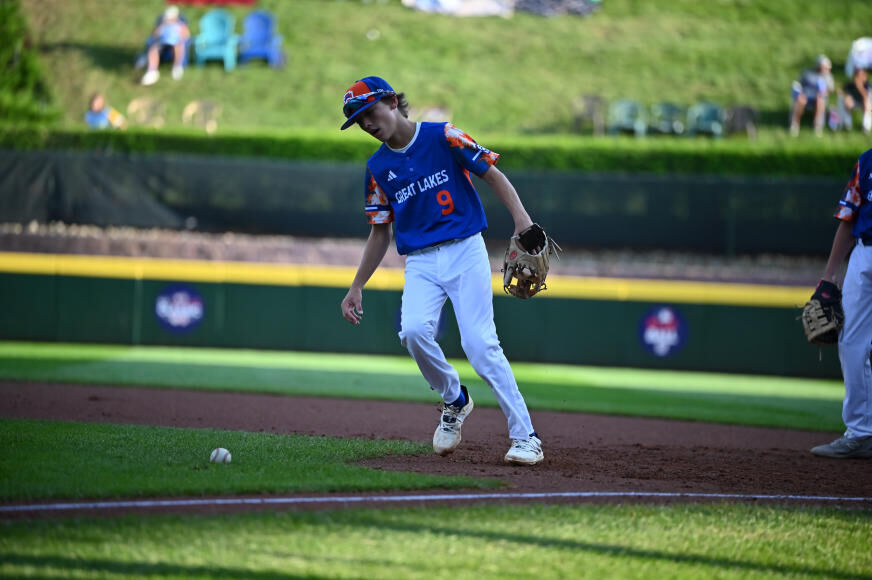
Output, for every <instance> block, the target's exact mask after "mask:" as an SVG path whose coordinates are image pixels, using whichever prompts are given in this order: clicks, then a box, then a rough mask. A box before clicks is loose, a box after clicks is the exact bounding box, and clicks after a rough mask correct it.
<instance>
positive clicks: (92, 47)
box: [40, 42, 142, 73]
mask: <svg viewBox="0 0 872 580" xmlns="http://www.w3.org/2000/svg"><path fill="white" fill-rule="evenodd" d="M40 51H41V52H43V53H49V54H50V53H55V52H57V53H61V54H63V53H65V52H79V53H81V54H83V55H85V56H86V57H88V59H90V60H91V62H92V63H93V64H94V65H95V66H97V67H99V68H101V69H103V70H106V71H111V72H121V73H125V72H132V71H133V70H134V65H135V64H136V58H137V57H138V56H139V55H140V54H141V52H142V51H141V50H139V51H138V50H133V49H130V48H127V47H120V46H117V45H99V44H83V43H81V42H51V43H46V44H44V45H42V46H40Z"/></svg>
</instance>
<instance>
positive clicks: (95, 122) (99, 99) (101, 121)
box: [85, 93, 126, 129]
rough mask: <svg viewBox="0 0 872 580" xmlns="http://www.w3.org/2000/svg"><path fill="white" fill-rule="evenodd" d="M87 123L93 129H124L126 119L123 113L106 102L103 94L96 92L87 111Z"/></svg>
mask: <svg viewBox="0 0 872 580" xmlns="http://www.w3.org/2000/svg"><path fill="white" fill-rule="evenodd" d="M85 123H87V124H88V127H90V128H91V129H123V128H124V127H125V125H126V120H125V119H124V116H123V115H122V114H121V113H119V112H118V111H116V110H115V109H113V108H112V107H110V106H109V105H107V104H106V99H104V98H103V95H102V94H100V93H94V94H93V95H91V101H90V103H89V105H88V112H86V113H85Z"/></svg>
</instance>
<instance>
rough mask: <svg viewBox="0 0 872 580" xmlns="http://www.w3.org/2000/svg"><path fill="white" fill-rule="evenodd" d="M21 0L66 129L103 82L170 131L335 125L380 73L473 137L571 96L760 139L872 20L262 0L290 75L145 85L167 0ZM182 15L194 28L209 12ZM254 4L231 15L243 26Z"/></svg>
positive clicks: (520, 129)
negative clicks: (713, 110) (201, 113)
mask: <svg viewBox="0 0 872 580" xmlns="http://www.w3.org/2000/svg"><path fill="white" fill-rule="evenodd" d="M20 2H21V5H22V12H23V14H24V16H25V18H26V20H27V22H28V25H29V28H30V33H31V37H32V40H33V42H34V43H35V44H36V45H37V47H38V49H39V54H40V57H41V60H42V64H43V68H44V70H45V72H46V75H47V78H48V84H49V85H50V88H51V91H52V92H53V94H54V95H55V96H56V99H57V101H58V105H59V106H60V107H61V108H62V110H63V119H62V121H61V124H62V125H63V126H70V127H72V126H78V125H80V124H81V118H82V115H83V113H84V110H85V108H86V106H87V98H88V95H89V94H91V93H92V92H93V91H95V90H100V91H104V92H105V93H106V95H107V97H108V100H109V102H110V103H111V104H113V105H114V106H116V107H117V108H119V109H124V108H126V106H127V103H128V102H129V101H131V100H132V99H134V98H136V97H140V96H152V97H156V98H158V99H161V100H163V101H164V102H165V103H166V106H167V125H166V126H167V128H173V127H179V126H180V125H181V111H182V108H183V107H184V105H185V103H187V102H189V101H192V100H195V99H203V98H208V99H212V100H215V101H217V102H219V103H220V104H221V105H222V106H223V113H222V117H221V120H220V124H219V127H220V129H219V130H231V129H232V130H237V131H244V132H248V131H257V132H263V131H267V132H271V131H282V130H288V129H296V128H315V129H324V130H329V131H337V130H338V125H339V124H340V122H341V112H340V109H341V96H342V94H343V92H344V91H345V89H346V88H347V86H348V85H349V84H350V83H351V82H352V81H354V80H356V79H357V78H360V77H362V76H365V75H367V74H379V75H381V76H384V77H386V78H388V79H389V80H390V82H391V83H392V84H393V85H394V87H395V88H397V89H398V90H404V91H406V93H407V95H408V97H409V99H410V101H411V103H412V105H413V106H419V107H444V108H446V109H448V110H449V111H450V112H451V113H450V117H451V120H453V121H454V122H455V123H457V124H458V125H460V126H462V127H463V128H465V129H467V130H468V131H470V132H473V133H474V134H477V135H480V134H488V135H493V134H517V133H551V132H567V131H569V130H570V129H571V125H572V118H573V101H574V99H575V98H576V97H577V96H579V95H580V94H583V93H597V94H600V95H602V96H604V97H605V98H606V99H616V98H621V97H626V98H634V99H638V100H640V101H642V102H645V103H649V104H650V103H653V102H657V101H662V100H671V101H675V102H679V103H685V104H689V103H693V102H696V101H700V100H713V101H716V102H718V103H721V104H723V105H734V104H749V105H752V106H755V107H757V108H758V109H760V110H761V112H762V114H763V119H764V123H767V124H768V125H769V126H770V127H771V130H770V131H769V132H765V131H764V135H762V137H761V140H764V141H765V140H773V139H777V140H780V139H784V135H785V134H786V131H785V130H784V129H785V126H786V121H787V114H788V107H789V104H790V96H789V93H790V83H791V81H792V80H793V79H794V78H795V77H796V76H797V74H798V72H799V71H800V70H801V69H802V68H804V67H806V66H810V64H811V63H812V62H813V60H814V57H815V55H817V54H818V53H822V52H823V53H826V54H828V55H829V56H830V57H831V58H832V59H833V62H834V66H835V72H836V73H837V81H841V80H842V76H843V71H842V67H843V63H844V60H845V57H846V55H847V53H848V50H849V48H850V43H851V41H852V40H853V39H854V38H857V37H859V36H863V35H864V34H866V33H868V30H867V23H868V22H869V21H870V20H872V3H867V2H856V1H854V0H828V1H827V2H820V1H819V0H765V1H762V0H756V1H754V0H709V1H705V2H700V1H698V0H654V1H652V0H604V2H603V9H602V10H601V11H600V12H599V13H597V14H596V15H594V16H592V17H589V18H579V17H572V16H566V17H560V18H542V17H539V16H535V15H532V14H528V13H517V14H516V15H515V16H514V17H513V18H511V19H502V18H486V19H479V18H467V19H460V18H454V17H450V16H442V15H432V14H425V13H421V12H417V11H414V10H410V9H408V8H405V7H403V6H402V5H401V3H400V0H387V1H370V2H362V1H360V0H345V1H339V0H292V1H290V0H259V2H258V6H259V7H261V8H264V9H267V10H270V11H272V12H273V13H275V14H276V15H277V17H278V21H279V31H280V32H281V33H282V34H283V36H284V39H285V47H286V50H287V52H288V56H289V62H288V66H286V67H285V68H284V69H283V70H278V71H276V70H271V69H269V68H267V67H266V66H264V65H261V64H259V63H258V64H255V65H251V66H248V67H245V68H242V69H238V70H236V71H234V72H232V73H225V72H224V71H223V69H222V68H221V66H220V65H219V64H218V63H214V64H210V65H208V66H206V67H204V68H203V69H196V68H191V69H189V70H188V71H187V73H186V74H185V77H184V79H182V80H181V81H179V82H174V81H172V80H171V79H170V78H169V74H164V75H163V77H162V79H161V81H160V82H159V83H158V84H157V85H155V86H153V87H142V86H140V85H139V83H138V80H139V73H137V72H135V71H134V70H133V63H134V61H135V58H136V56H137V54H138V53H139V52H140V51H141V49H142V46H143V41H144V39H145V37H146V36H147V34H148V33H149V30H150V27H151V25H152V24H153V22H154V19H155V18H156V16H157V15H158V14H159V13H160V12H161V10H162V8H163V7H164V6H165V3H164V2H163V1H162V0H137V1H136V2H132V1H117V0H20ZM183 8H184V9H183V13H184V14H185V15H186V16H187V17H188V19H189V20H191V21H192V22H193V23H194V25H193V31H194V33H196V31H197V25H196V22H197V20H198V19H199V17H200V16H202V14H203V13H204V12H205V11H206V8H205V7H202V6H185V7H183ZM249 10H250V9H249V8H239V7H236V8H233V9H232V11H233V12H234V13H235V14H236V15H237V16H239V17H240V19H241V17H243V16H244V15H245V14H246V13H247V12H248V11H249ZM238 28H239V24H237V29H238ZM168 72H169V71H168V70H166V73H168ZM806 122H810V121H808V120H806ZM806 133H810V131H806ZM829 138H830V139H834V138H838V139H841V140H846V139H847V140H849V141H850V142H852V143H853V142H856V144H857V147H858V148H859V147H861V146H862V145H863V144H864V143H865V141H866V140H865V139H864V138H863V136H862V135H861V134H859V133H858V132H855V133H854V134H853V135H851V136H847V135H844V136H842V135H840V136H829ZM804 139H812V138H811V137H807V136H804Z"/></svg>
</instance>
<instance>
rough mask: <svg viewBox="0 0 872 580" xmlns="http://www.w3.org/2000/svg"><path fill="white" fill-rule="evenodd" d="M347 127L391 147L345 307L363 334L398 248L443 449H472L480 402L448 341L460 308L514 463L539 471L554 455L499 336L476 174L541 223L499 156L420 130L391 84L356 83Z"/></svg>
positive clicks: (464, 334) (472, 355)
mask: <svg viewBox="0 0 872 580" xmlns="http://www.w3.org/2000/svg"><path fill="white" fill-rule="evenodd" d="M343 113H344V115H345V117H346V121H345V123H344V124H343V125H342V129H347V128H348V127H350V126H351V125H353V124H355V123H356V124H357V125H358V126H359V127H360V128H361V129H363V130H364V131H366V132H367V133H369V134H370V135H372V136H373V137H375V138H376V139H378V140H379V141H381V142H382V145H381V147H379V149H378V151H376V152H375V154H374V155H373V156H372V157H370V159H369V161H368V162H367V164H366V180H365V187H364V195H365V208H364V209H365V212H366V215H367V216H368V218H369V223H370V225H371V230H370V234H369V238H368V240H367V242H366V246H365V247H364V251H363V256H362V258H361V260H360V266H359V267H358V270H357V274H356V275H355V277H354V281H353V282H352V284H351V288H350V289H349V290H348V293H347V294H346V296H345V298H344V299H343V300H342V305H341V308H342V315H343V316H344V317H345V319H346V320H348V321H349V322H350V323H351V324H354V325H358V324H360V322H361V318H362V315H363V306H362V291H363V287H364V285H365V284H366V282H367V281H368V280H369V279H370V277H371V276H372V274H373V273H374V272H375V270H376V268H378V266H379V264H380V263H381V260H382V258H383V257H384V255H385V252H386V251H387V248H388V245H389V244H390V241H391V223H393V230H394V232H393V233H394V237H395V241H396V244H397V251H398V252H399V253H400V254H402V255H405V256H406V269H405V287H404V289H403V297H402V307H401V325H400V326H401V330H400V341H401V343H402V344H403V345H404V346H405V347H406V348H407V349H408V350H409V353H410V354H411V355H412V358H414V359H415V362H417V363H418V368H419V369H420V370H421V373H422V374H423V375H424V378H425V379H426V381H427V382H428V383H429V385H430V388H431V389H433V390H434V391H436V392H437V393H439V395H440V396H441V397H442V401H443V411H442V416H441V419H440V421H439V426H438V427H437V428H436V432H435V433H434V434H433V450H434V451H435V452H436V453H437V454H439V455H447V454H449V453H451V452H453V451H454V450H455V449H456V448H457V446H458V444H459V443H460V439H461V436H460V431H461V427H462V426H463V422H464V420H465V419H466V418H467V417H468V416H469V414H470V413H471V412H472V409H473V402H472V398H471V397H470V396H469V393H468V392H467V390H466V387H465V386H463V385H461V384H460V378H459V376H458V374H457V371H456V370H455V369H454V368H453V367H452V366H451V365H450V364H449V363H448V361H447V360H446V359H445V355H444V354H443V352H442V349H441V348H440V347H439V344H438V343H437V342H436V328H437V323H438V321H439V314H440V312H441V311H442V306H443V305H444V304H445V300H446V299H450V300H451V304H452V306H453V307H454V312H455V314H456V316H457V325H458V327H459V329H460V335H461V344H462V346H463V350H464V352H465V353H466V356H467V358H468V359H469V362H470V363H471V364H472V366H473V368H474V369H475V371H476V372H477V373H478V375H479V376H481V377H482V378H483V379H484V380H485V382H487V383H488V385H490V387H491V389H493V392H494V394H495V395H496V398H497V401H498V402H499V404H500V407H501V408H502V410H503V413H505V415H506V418H507V420H508V426H509V437H510V439H511V440H512V443H511V447H510V449H509V451H508V453H507V454H506V456H505V460H506V461H507V462H509V463H516V464H520V465H534V464H536V463H539V462H540V461H542V459H543V458H544V455H543V453H542V442H541V441H540V440H539V437H538V436H537V435H536V432H535V431H534V430H533V425H532V422H531V420H530V414H529V412H528V411H527V405H526V403H525V402H524V398H523V396H522V395H521V393H520V391H519V390H518V385H517V383H516V382H515V377H514V374H513V373H512V369H511V367H510V366H509V362H508V360H506V357H505V355H504V354H503V350H502V348H501V347H500V343H499V339H498V338H497V332H496V327H495V325H494V315H493V292H492V286H491V268H490V261H489V259H488V254H487V250H486V248H485V244H484V240H483V238H482V236H481V233H482V232H483V231H484V230H485V229H487V221H486V219H485V214H484V209H483V207H482V204H481V200H480V198H479V196H478V193H477V192H476V190H475V187H473V184H472V178H471V177H470V173H474V174H475V175H477V176H479V177H481V178H482V179H484V181H485V182H487V184H488V185H489V186H490V187H491V189H493V191H494V193H496V195H497V197H498V198H499V199H500V201H502V203H503V204H505V206H506V207H507V208H508V210H509V212H510V213H511V215H512V219H513V220H514V225H515V234H517V233H518V232H520V231H522V230H524V229H525V228H527V227H528V226H530V225H531V224H532V221H531V219H530V216H529V215H528V214H527V212H526V210H525V209H524V206H523V204H522V203H521V200H520V199H519V197H518V194H517V192H516V191H515V189H514V187H513V186H512V184H511V183H510V182H509V180H508V179H507V178H506V176H505V175H504V174H503V173H502V172H501V171H500V170H499V169H497V168H496V167H495V166H494V164H495V163H496V162H497V159H499V155H498V154H496V153H494V152H492V151H489V150H487V149H485V148H484V147H482V146H480V145H478V144H477V143H476V142H475V141H474V140H473V139H472V138H471V137H469V136H468V135H467V134H465V133H464V132H462V131H460V130H459V129H457V128H456V127H454V126H453V125H452V124H450V123H415V122H412V121H410V120H409V119H408V118H407V115H408V103H407V101H406V99H405V96H404V94H403V93H399V94H398V93H396V92H395V91H394V90H393V89H392V88H391V86H390V85H389V84H388V83H387V82H385V81H384V79H381V78H379V77H366V78H364V79H362V80H359V81H357V82H355V83H354V84H353V85H351V87H350V88H349V89H348V91H346V93H345V102H344V106H343Z"/></svg>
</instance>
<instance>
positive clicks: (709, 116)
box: [687, 103, 724, 138]
mask: <svg viewBox="0 0 872 580" xmlns="http://www.w3.org/2000/svg"><path fill="white" fill-rule="evenodd" d="M687 134H688V136H691V137H693V136H694V135H711V136H712V137H717V138H720V137H723V136H724V109H723V108H722V107H721V106H720V105H717V104H715V103H697V104H695V105H693V106H692V107H690V108H689V109H688V110H687Z"/></svg>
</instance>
